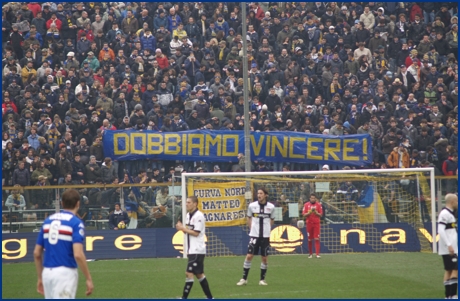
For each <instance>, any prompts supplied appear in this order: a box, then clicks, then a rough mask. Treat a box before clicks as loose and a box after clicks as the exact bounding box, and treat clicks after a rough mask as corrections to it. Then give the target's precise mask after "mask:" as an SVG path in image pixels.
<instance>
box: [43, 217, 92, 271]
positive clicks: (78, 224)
mask: <svg viewBox="0 0 460 301" xmlns="http://www.w3.org/2000/svg"><path fill="white" fill-rule="evenodd" d="M84 237H85V225H84V224H83V222H82V221H81V220H80V219H79V218H78V217H77V216H75V215H74V214H73V213H71V212H69V211H64V210H63V211H61V212H59V213H55V214H53V215H51V216H49V217H48V218H47V219H46V220H45V222H44V223H43V226H42V228H41V230H40V233H39V234H38V238H37V245H40V246H42V247H43V248H44V249H45V252H44V253H45V256H44V260H43V266H44V267H45V268H55V267H62V266H64V267H69V268H76V267H77V262H76V261H75V258H74V254H73V244H74V243H83V239H84Z"/></svg>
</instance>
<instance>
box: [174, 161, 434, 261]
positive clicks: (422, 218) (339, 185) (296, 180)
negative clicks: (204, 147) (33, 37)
mask: <svg viewBox="0 0 460 301" xmlns="http://www.w3.org/2000/svg"><path fill="white" fill-rule="evenodd" d="M434 183H435V182H434V170H433V169H432V168H416V169H391V170H389V169H382V170H335V171H305V172H258V173H257V172H256V173H244V172H239V173H238V172H235V173H183V174H182V183H181V185H182V206H183V212H186V207H185V202H186V198H187V196H191V195H195V196H197V197H198V200H199V209H200V210H201V211H202V212H203V213H204V215H205V218H206V227H207V229H206V236H207V254H208V256H232V255H243V254H245V253H246V250H247V243H248V241H249V237H248V226H247V225H246V220H247V218H246V211H247V206H248V204H249V203H250V202H252V201H255V200H256V199H257V197H256V196H257V189H258V188H260V187H265V188H266V189H267V190H268V192H269V196H268V199H269V202H271V203H273V204H274V205H275V213H274V216H275V225H274V226H273V228H272V231H271V236H270V243H271V250H270V251H271V254H302V253H308V242H307V241H308V237H307V234H306V232H305V229H304V228H298V223H297V222H298V221H299V220H304V218H302V209H303V206H304V204H305V203H306V202H308V201H309V198H310V195H311V194H312V193H314V194H315V195H316V196H317V198H318V199H319V200H320V203H321V205H322V207H323V211H324V214H323V217H322V218H321V234H320V240H321V252H322V253H345V252H396V251H431V250H433V251H436V243H435V244H432V241H433V238H432V237H436V236H435V235H432V234H433V233H436V231H435V227H436V223H435V220H436V213H435V212H436V208H435V200H434V196H435V187H434ZM183 218H184V220H185V215H184V216H183ZM184 246H186V241H184Z"/></svg>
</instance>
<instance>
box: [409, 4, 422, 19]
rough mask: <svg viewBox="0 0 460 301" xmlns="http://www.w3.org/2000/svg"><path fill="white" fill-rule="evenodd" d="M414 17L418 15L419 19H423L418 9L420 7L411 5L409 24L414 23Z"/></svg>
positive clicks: (420, 10)
mask: <svg viewBox="0 0 460 301" xmlns="http://www.w3.org/2000/svg"><path fill="white" fill-rule="evenodd" d="M415 15H420V19H422V18H423V12H422V9H421V8H420V6H418V4H414V5H412V7H411V9H410V16H409V20H410V21H411V22H414V21H415Z"/></svg>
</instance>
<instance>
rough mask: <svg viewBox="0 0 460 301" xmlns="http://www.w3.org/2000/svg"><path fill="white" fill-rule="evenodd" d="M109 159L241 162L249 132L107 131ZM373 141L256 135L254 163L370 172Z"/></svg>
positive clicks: (289, 134) (358, 137) (288, 134)
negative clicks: (346, 167)
mask: <svg viewBox="0 0 460 301" xmlns="http://www.w3.org/2000/svg"><path fill="white" fill-rule="evenodd" d="M103 141H104V154H106V156H108V157H111V158H112V159H113V160H119V161H124V160H143V159H160V160H185V161H212V162H237V161H238V159H237V156H238V154H239V153H244V132H243V131H208V130H194V131H184V132H177V133H170V132H168V133H161V132H155V131H142V132H139V131H105V132H104V136H103ZM371 141H372V140H371V137H370V135H367V134H366V135H346V136H326V135H317V134H306V133H298V132H253V133H251V159H252V160H258V161H260V160H263V161H265V162H292V163H312V164H335V165H349V166H357V167H359V166H366V165H369V164H371V162H372V144H371Z"/></svg>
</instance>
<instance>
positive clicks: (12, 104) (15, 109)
mask: <svg viewBox="0 0 460 301" xmlns="http://www.w3.org/2000/svg"><path fill="white" fill-rule="evenodd" d="M10 104H11V108H12V109H13V111H14V112H15V113H16V114H17V113H18V108H17V107H16V105H15V104H14V102H12V101H10ZM2 111H3V114H5V113H6V104H5V103H4V102H2ZM3 114H2V115H3Z"/></svg>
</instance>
